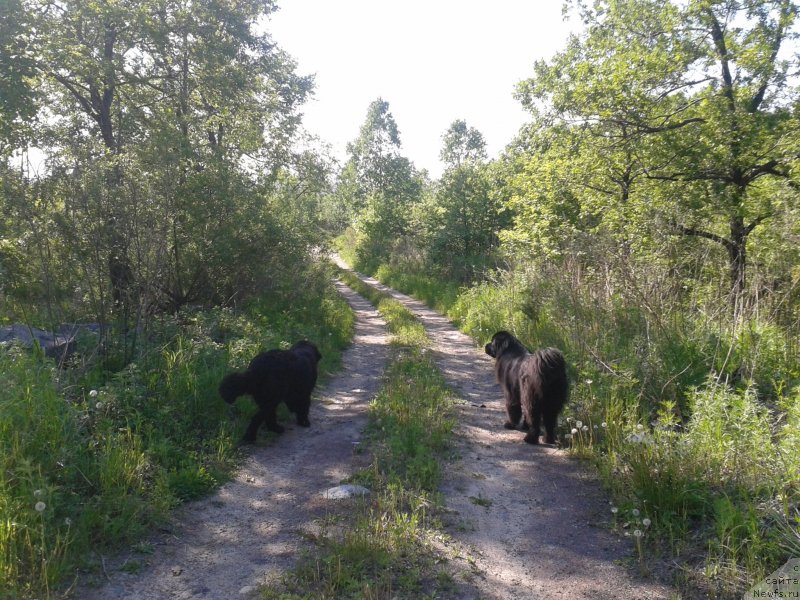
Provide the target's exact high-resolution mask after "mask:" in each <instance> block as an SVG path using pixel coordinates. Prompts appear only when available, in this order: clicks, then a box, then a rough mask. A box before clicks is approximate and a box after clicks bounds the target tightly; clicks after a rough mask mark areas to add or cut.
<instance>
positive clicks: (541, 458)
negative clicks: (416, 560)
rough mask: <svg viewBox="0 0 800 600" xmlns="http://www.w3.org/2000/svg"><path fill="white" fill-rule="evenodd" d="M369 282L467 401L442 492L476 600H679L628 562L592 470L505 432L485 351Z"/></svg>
mask: <svg viewBox="0 0 800 600" xmlns="http://www.w3.org/2000/svg"><path fill="white" fill-rule="evenodd" d="M339 264H340V266H345V267H346V265H344V264H343V263H341V261H340V262H339ZM359 277H361V278H362V280H363V281H365V282H366V283H368V284H370V285H372V286H374V287H377V288H378V289H381V290H383V291H385V292H388V293H390V294H391V295H392V296H393V297H394V298H395V299H397V300H399V301H400V302H402V303H403V304H404V305H406V307H408V308H409V309H410V310H412V311H413V312H414V314H416V316H417V318H419V319H420V321H421V322H422V323H423V324H424V325H425V328H426V330H427V331H428V333H429V335H430V336H431V339H432V340H433V350H434V352H435V353H436V354H435V356H436V361H437V365H438V366H439V368H440V369H441V371H442V372H443V374H444V376H445V378H446V379H447V381H448V384H449V385H450V386H451V387H453V388H454V389H455V390H456V391H457V392H458V393H459V395H460V396H461V397H462V398H463V399H464V400H465V401H466V402H465V403H463V404H461V405H460V406H459V408H458V421H459V427H458V430H457V435H456V444H457V453H458V455H459V456H460V459H459V460H457V461H454V462H453V463H452V464H451V465H450V470H449V471H448V472H447V474H446V475H445V477H444V484H443V488H442V491H443V493H444V495H445V497H446V503H447V508H448V510H449V515H448V517H449V518H448V519H447V520H448V522H449V524H450V526H449V527H448V533H449V534H450V535H451V536H452V537H453V539H454V541H455V543H456V545H457V546H458V547H459V548H460V550H459V553H460V554H461V555H462V556H463V561H464V564H463V567H462V569H463V570H462V575H463V574H472V577H469V579H470V580H471V582H472V584H473V585H474V586H475V588H476V589H477V590H478V591H477V594H476V597H480V598H486V599H489V598H492V599H493V598H497V599H516V598H519V599H522V598H524V599H526V600H533V599H537V598H542V599H544V598H597V599H608V598H630V599H633V598H642V599H645V598H647V599H660V598H664V599H666V598H677V597H679V595H678V594H677V592H676V591H675V590H671V589H669V588H667V587H665V586H662V585H658V584H656V583H652V582H646V581H640V580H638V579H637V578H636V577H634V576H633V575H632V573H631V571H630V570H628V569H627V568H625V567H622V566H620V565H619V563H620V561H623V560H625V559H626V558H629V557H631V556H632V553H633V550H634V549H633V542H632V541H631V540H630V539H626V538H621V537H619V536H617V535H615V534H613V533H612V532H610V531H609V530H608V528H607V523H608V519H609V517H610V516H611V514H610V510H609V502H608V498H607V497H605V496H604V494H603V492H602V490H601V488H600V485H599V483H598V481H597V478H596V476H595V475H594V474H593V473H592V471H591V468H590V467H589V466H587V465H585V464H583V463H581V462H580V461H578V460H574V459H570V458H569V457H568V455H567V453H566V452H564V451H561V450H557V449H555V448H554V447H552V446H546V445H540V446H531V445H529V444H526V443H524V442H523V440H522V438H523V437H524V435H525V434H524V433H522V432H519V431H509V430H506V429H503V420H504V409H503V397H502V391H501V390H500V387H499V386H498V385H497V383H495V381H494V377H493V372H492V359H491V358H490V357H489V356H487V355H486V354H485V353H484V352H483V350H482V348H481V349H479V348H476V344H475V342H474V341H473V340H472V339H471V338H470V337H468V336H466V335H464V334H462V333H461V332H459V331H458V330H457V329H456V328H455V327H454V326H453V325H452V324H451V323H449V322H448V321H447V319H446V318H445V317H443V316H442V315H440V314H439V313H437V312H436V311H434V310H431V309H429V308H428V307H427V306H425V305H424V304H423V303H421V302H419V301H417V300H414V299H412V298H409V297H408V296H405V295H403V294H400V293H399V292H396V291H394V290H392V289H390V288H387V287H386V286H384V285H382V284H381V283H379V282H378V281H377V280H375V279H372V278H369V277H365V276H363V275H359Z"/></svg>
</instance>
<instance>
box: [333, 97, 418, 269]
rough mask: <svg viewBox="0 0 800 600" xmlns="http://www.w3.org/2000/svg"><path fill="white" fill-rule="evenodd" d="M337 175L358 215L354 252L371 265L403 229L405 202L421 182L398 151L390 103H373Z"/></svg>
mask: <svg viewBox="0 0 800 600" xmlns="http://www.w3.org/2000/svg"><path fill="white" fill-rule="evenodd" d="M347 150H348V153H349V154H350V158H349V160H348V162H347V163H346V164H345V167H344V169H343V171H342V177H341V179H340V184H339V187H340V190H342V191H344V190H346V191H347V196H346V197H344V198H343V200H344V202H345V203H346V204H347V205H348V210H349V211H351V212H352V214H355V215H357V218H356V222H355V225H356V229H357V230H358V232H359V236H360V240H359V242H358V246H359V247H358V249H357V254H358V255H359V257H360V259H361V260H364V261H366V262H369V263H371V264H374V263H377V262H380V261H381V260H384V259H386V258H387V257H388V256H389V254H390V252H391V246H392V244H393V243H395V242H397V241H398V240H399V239H401V238H402V237H403V236H405V235H406V234H407V233H408V224H409V215H410V211H409V209H410V207H411V205H412V204H413V203H414V202H416V201H417V200H418V199H419V197H420V194H421V192H422V189H423V187H424V181H423V178H422V177H421V176H420V175H419V174H418V173H417V172H416V169H415V168H414V165H413V164H412V163H411V161H410V160H408V159H407V158H406V157H404V156H402V155H401V154H400V134H399V131H398V129H397V124H396V123H395V120H394V116H393V115H392V113H391V112H390V111H389V103H388V102H386V101H385V100H382V99H380V98H379V99H377V100H375V101H374V102H372V103H371V104H370V106H369V108H368V110H367V118H366V120H365V121H364V123H363V125H362V126H361V130H360V132H359V136H358V138H356V139H355V140H354V141H353V142H352V143H350V144H348V147H347Z"/></svg>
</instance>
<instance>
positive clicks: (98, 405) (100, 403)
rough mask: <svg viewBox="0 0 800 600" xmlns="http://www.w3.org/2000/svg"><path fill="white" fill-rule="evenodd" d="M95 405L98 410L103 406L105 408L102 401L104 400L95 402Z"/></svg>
mask: <svg viewBox="0 0 800 600" xmlns="http://www.w3.org/2000/svg"><path fill="white" fill-rule="evenodd" d="M94 407H95V408H96V409H97V410H100V409H101V408H103V403H102V402H98V403H97V404H95V405H94Z"/></svg>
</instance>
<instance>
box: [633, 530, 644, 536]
mask: <svg viewBox="0 0 800 600" xmlns="http://www.w3.org/2000/svg"><path fill="white" fill-rule="evenodd" d="M633 535H634V536H636V537H637V538H640V537H642V530H641V529H637V530H636V531H634V532H633Z"/></svg>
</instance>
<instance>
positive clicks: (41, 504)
mask: <svg viewBox="0 0 800 600" xmlns="http://www.w3.org/2000/svg"><path fill="white" fill-rule="evenodd" d="M33 508H35V509H36V512H43V511H44V509H45V508H47V504H45V503H44V502H42V501H39V502H37V503H36V504H35V505H34V507H33Z"/></svg>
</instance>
